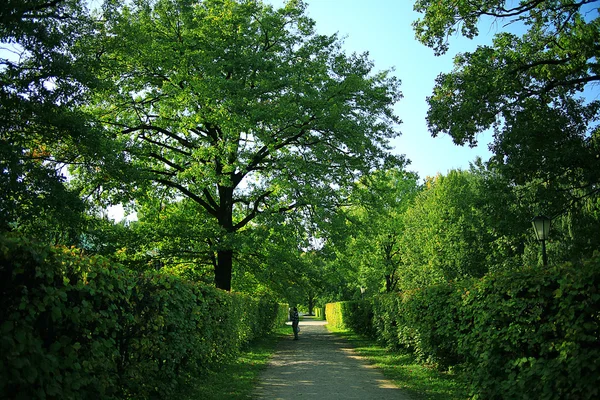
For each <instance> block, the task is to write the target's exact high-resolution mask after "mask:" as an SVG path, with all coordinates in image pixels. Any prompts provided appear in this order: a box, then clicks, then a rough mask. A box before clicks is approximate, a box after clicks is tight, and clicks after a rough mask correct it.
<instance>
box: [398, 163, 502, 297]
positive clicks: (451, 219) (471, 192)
mask: <svg viewBox="0 0 600 400" xmlns="http://www.w3.org/2000/svg"><path fill="white" fill-rule="evenodd" d="M485 184H486V180H485V179H484V177H483V176H482V175H480V174H477V173H474V172H470V171H460V170H458V171H456V170H455V171H450V172H449V173H448V175H446V176H442V175H438V176H437V177H435V178H429V179H428V181H427V182H426V189H425V190H424V191H422V192H421V193H419V194H418V195H417V197H416V199H415V202H414V204H413V205H412V206H411V207H410V208H408V210H407V211H406V213H405V215H404V217H403V219H404V229H405V232H404V235H403V236H402V238H401V239H400V246H399V247H400V248H401V252H402V257H403V259H404V264H405V267H404V268H403V274H402V276H401V278H400V284H399V287H400V288H401V289H403V290H408V289H413V288H418V287H424V286H427V285H432V284H436V283H442V282H447V281H450V280H456V279H464V278H467V277H473V276H475V277H480V276H482V275H483V274H485V273H486V272H487V271H488V268H489V266H490V265H494V264H499V263H500V260H499V259H503V258H506V255H505V254H502V255H501V257H497V259H493V256H494V255H497V254H496V252H495V251H494V250H495V246H494V241H496V240H497V239H498V237H499V236H500V233H501V232H502V230H501V229H498V228H499V225H501V224H502V223H503V222H500V221H502V218H498V216H500V215H502V214H504V215H502V217H506V214H507V210H508V205H507V204H502V205H500V207H499V209H497V210H494V211H493V212H490V211H491V210H490V208H491V207H490V205H491V204H497V202H496V201H495V200H494V199H492V198H490V194H489V192H487V191H486V190H485V186H484V185H485ZM503 211H504V213H502V212H503ZM511 239H512V238H511ZM502 256H504V257H502Z"/></svg>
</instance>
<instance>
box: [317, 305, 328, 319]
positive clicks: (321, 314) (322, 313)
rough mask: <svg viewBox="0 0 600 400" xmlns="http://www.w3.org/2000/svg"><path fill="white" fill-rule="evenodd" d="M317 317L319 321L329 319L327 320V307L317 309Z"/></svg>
mask: <svg viewBox="0 0 600 400" xmlns="http://www.w3.org/2000/svg"><path fill="white" fill-rule="evenodd" d="M315 317H316V318H317V319H318V320H321V321H325V320H326V319H327V318H325V307H317V308H315Z"/></svg>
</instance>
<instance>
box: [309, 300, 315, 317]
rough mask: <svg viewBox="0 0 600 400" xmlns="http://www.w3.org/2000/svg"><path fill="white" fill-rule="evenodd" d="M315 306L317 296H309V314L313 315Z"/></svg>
mask: <svg viewBox="0 0 600 400" xmlns="http://www.w3.org/2000/svg"><path fill="white" fill-rule="evenodd" d="M313 308H315V298H314V296H308V315H313Z"/></svg>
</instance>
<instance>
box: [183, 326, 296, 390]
mask: <svg viewBox="0 0 600 400" xmlns="http://www.w3.org/2000/svg"><path fill="white" fill-rule="evenodd" d="M289 334H290V328H289V327H281V328H278V329H277V330H276V331H275V332H274V333H273V334H271V335H269V336H267V337H264V338H260V339H257V340H256V341H254V342H253V343H251V344H250V345H249V346H248V348H247V349H246V350H245V351H243V352H242V353H241V354H240V356H239V357H238V358H237V359H235V360H233V361H231V362H229V363H227V364H224V365H222V366H221V368H220V369H219V370H217V371H212V372H210V373H209V374H207V375H206V376H203V377H202V379H201V380H200V381H199V382H198V383H197V385H196V387H195V388H194V390H193V391H192V393H190V395H189V396H188V399H189V400H192V399H194V400H198V399H202V400H230V399H232V400H237V399H250V398H252V391H253V390H254V387H255V386H256V383H257V381H258V377H259V374H260V372H261V371H262V370H263V369H265V368H266V366H267V364H268V362H269V358H270V357H271V355H272V354H273V352H274V351H275V347H276V345H277V342H278V341H279V340H280V339H281V337H282V336H285V335H288V336H289Z"/></svg>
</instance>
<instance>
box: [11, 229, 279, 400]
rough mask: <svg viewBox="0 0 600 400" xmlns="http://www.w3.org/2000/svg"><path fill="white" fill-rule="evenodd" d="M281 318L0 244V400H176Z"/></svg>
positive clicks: (148, 277) (151, 279)
mask: <svg viewBox="0 0 600 400" xmlns="http://www.w3.org/2000/svg"><path fill="white" fill-rule="evenodd" d="M286 317H287V308H286V307H285V306H283V307H282V306H279V305H277V304H276V303H275V302H273V301H269V300H268V299H259V300H257V299H251V298H249V297H247V296H244V295H240V294H230V293H226V292H223V291H220V290H217V289H215V288H212V287H206V286H202V285H198V284H195V283H191V282H187V281H184V280H182V279H180V278H177V277H174V276H171V275H166V274H161V273H158V272H150V273H143V274H139V273H135V272H132V271H129V270H126V269H124V268H123V267H121V266H118V265H112V264H110V263H109V262H107V261H106V260H104V259H102V258H99V257H91V258H90V257H85V256H82V255H81V253H80V251H79V250H77V249H66V248H51V247H47V246H41V245H37V244H34V243H32V242H29V241H27V240H24V239H21V238H10V237H0V321H1V322H0V353H1V356H0V376H2V379H1V380H0V398H7V399H18V398H27V399H47V398H60V399H122V398H136V399H149V398H169V397H173V396H176V395H177V394H178V393H181V391H182V390H185V388H186V387H187V385H188V384H190V383H191V382H192V381H193V380H194V379H197V378H198V377H199V376H201V375H202V373H205V372H206V371H207V370H209V369H210V368H214V367H215V366H216V365H218V364H219V363H221V362H224V361H226V360H228V359H230V358H231V357H234V356H235V355H236V354H237V353H238V351H239V349H240V347H242V346H243V345H245V344H246V343H247V342H248V341H250V340H252V339H253V338H255V337H257V336H260V335H264V334H265V333H267V332H268V331H270V330H271V329H272V328H274V327H275V326H276V325H277V324H282V323H283V322H284V321H285V318H286ZM282 319H283V320H282Z"/></svg>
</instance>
